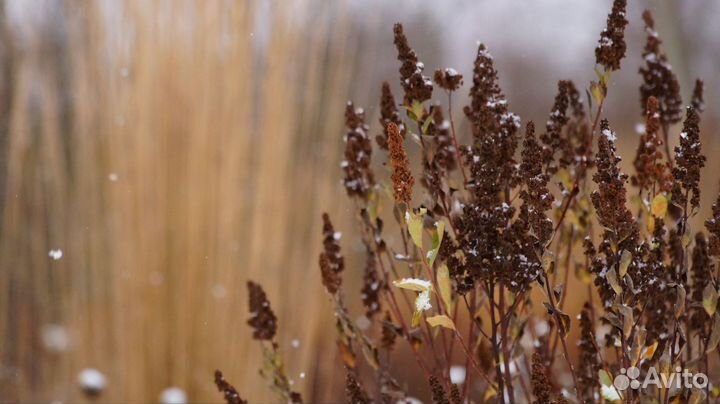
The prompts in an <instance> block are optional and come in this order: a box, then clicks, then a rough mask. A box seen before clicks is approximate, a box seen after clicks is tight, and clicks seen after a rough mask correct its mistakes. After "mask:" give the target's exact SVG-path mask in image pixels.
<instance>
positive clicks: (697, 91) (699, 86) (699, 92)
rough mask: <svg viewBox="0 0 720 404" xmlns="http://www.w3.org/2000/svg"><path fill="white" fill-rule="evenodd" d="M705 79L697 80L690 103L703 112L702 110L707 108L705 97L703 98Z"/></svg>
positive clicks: (699, 111)
mask: <svg viewBox="0 0 720 404" xmlns="http://www.w3.org/2000/svg"><path fill="white" fill-rule="evenodd" d="M703 84H704V83H703V81H702V80H700V79H696V80H695V87H694V88H693V95H692V99H691V100H690V105H692V107H693V108H695V110H696V111H697V112H698V113H700V114H702V112H703V111H704V110H705V99H704V98H703V87H704V85H703Z"/></svg>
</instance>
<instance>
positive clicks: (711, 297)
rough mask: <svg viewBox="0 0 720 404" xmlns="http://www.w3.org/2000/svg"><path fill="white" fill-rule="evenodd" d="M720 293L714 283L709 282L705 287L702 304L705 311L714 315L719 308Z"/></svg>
mask: <svg viewBox="0 0 720 404" xmlns="http://www.w3.org/2000/svg"><path fill="white" fill-rule="evenodd" d="M717 302H718V293H717V290H716V289H715V286H713V284H712V283H708V284H707V286H705V289H703V300H702V305H703V309H705V312H706V313H707V314H708V315H709V316H710V317H712V316H713V314H715V310H716V309H717Z"/></svg>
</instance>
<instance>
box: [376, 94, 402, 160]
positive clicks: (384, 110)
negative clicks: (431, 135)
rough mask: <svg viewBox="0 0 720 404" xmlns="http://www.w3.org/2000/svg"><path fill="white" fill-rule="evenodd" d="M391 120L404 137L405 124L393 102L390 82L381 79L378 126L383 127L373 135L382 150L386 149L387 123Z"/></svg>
mask: <svg viewBox="0 0 720 404" xmlns="http://www.w3.org/2000/svg"><path fill="white" fill-rule="evenodd" d="M390 122H392V123H394V124H395V125H397V126H398V128H400V133H401V134H402V135H403V138H404V137H405V124H403V122H402V119H400V114H399V113H398V108H397V104H396V103H395V97H394V96H393V93H392V90H390V83H388V82H387V81H383V83H382V91H381V96H380V126H381V127H382V128H383V133H382V134H380V135H377V136H376V137H375V142H376V143H377V145H378V147H380V149H382V150H387V149H388V144H387V138H388V133H387V125H388V124H389V123H390Z"/></svg>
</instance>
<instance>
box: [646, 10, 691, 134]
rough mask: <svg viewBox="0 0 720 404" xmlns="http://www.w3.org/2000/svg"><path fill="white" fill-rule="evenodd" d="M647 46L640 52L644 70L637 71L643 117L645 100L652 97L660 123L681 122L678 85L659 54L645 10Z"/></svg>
mask: <svg viewBox="0 0 720 404" xmlns="http://www.w3.org/2000/svg"><path fill="white" fill-rule="evenodd" d="M643 20H644V21H645V31H646V32H647V35H648V37H647V43H646V44H645V50H644V51H643V54H642V56H643V59H644V60H645V66H644V67H641V68H640V75H641V76H642V78H643V84H642V85H641V86H640V105H641V107H642V108H643V113H644V114H647V105H648V98H650V97H655V98H656V99H657V101H658V104H659V114H660V116H659V117H660V122H661V123H662V124H663V125H670V124H674V123H677V122H680V119H682V98H681V97H680V83H678V80H677V77H676V76H675V72H674V71H673V69H672V66H670V63H668V60H667V57H666V56H665V54H664V53H662V52H661V51H660V44H661V43H662V41H660V38H659V36H658V33H657V32H656V31H655V23H654V21H653V18H652V14H651V13H650V11H649V10H645V12H644V13H643Z"/></svg>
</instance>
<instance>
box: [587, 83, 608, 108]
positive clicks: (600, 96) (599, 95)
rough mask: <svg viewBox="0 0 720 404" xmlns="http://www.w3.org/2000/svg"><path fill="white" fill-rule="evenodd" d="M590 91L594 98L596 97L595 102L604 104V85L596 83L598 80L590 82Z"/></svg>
mask: <svg viewBox="0 0 720 404" xmlns="http://www.w3.org/2000/svg"><path fill="white" fill-rule="evenodd" d="M590 93H591V94H592V97H593V99H595V102H596V103H597V104H602V102H603V100H604V99H605V90H604V89H603V87H602V85H600V84H598V83H596V82H594V81H593V82H590Z"/></svg>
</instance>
